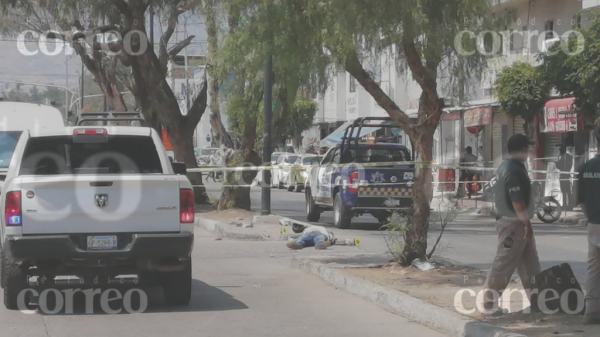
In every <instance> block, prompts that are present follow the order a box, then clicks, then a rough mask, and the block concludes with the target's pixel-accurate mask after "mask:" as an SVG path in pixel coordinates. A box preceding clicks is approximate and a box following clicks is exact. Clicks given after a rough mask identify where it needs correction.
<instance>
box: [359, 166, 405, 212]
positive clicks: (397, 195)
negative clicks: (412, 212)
mask: <svg viewBox="0 0 600 337" xmlns="http://www.w3.org/2000/svg"><path fill="white" fill-rule="evenodd" d="M413 176H414V168H413V167H411V166H409V165H403V166H389V167H377V168H367V169H365V172H364V178H363V177H361V180H362V181H361V184H360V187H359V188H358V203H357V207H360V208H390V209H392V208H406V207H410V206H411V204H412V199H411V198H412V185H413Z"/></svg>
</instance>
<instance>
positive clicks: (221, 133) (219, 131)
mask: <svg viewBox="0 0 600 337" xmlns="http://www.w3.org/2000/svg"><path fill="white" fill-rule="evenodd" d="M202 14H203V15H204V20H205V22H206V34H207V36H208V62H209V63H210V64H211V67H212V68H213V69H214V67H216V62H217V61H218V60H217V57H216V55H217V52H218V48H219V28H218V25H217V19H216V15H217V13H216V9H215V3H214V1H212V0H206V1H204V6H203V10H202ZM208 92H209V96H210V102H209V104H208V105H209V106H210V126H211V129H212V135H213V137H215V138H216V139H215V141H216V145H217V146H220V145H224V146H225V147H227V148H230V149H233V147H234V146H233V140H232V139H231V136H230V135H229V133H228V132H227V130H225V127H224V126H223V122H222V121H221V111H220V109H219V80H218V79H217V77H216V76H211V77H210V78H209V79H208Z"/></svg>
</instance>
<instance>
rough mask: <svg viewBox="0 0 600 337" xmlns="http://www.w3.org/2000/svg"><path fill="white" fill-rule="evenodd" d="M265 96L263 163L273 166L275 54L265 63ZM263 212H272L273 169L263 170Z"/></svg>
mask: <svg viewBox="0 0 600 337" xmlns="http://www.w3.org/2000/svg"><path fill="white" fill-rule="evenodd" d="M264 91H265V97H264V104H263V155H262V157H263V164H264V165H268V166H271V117H272V113H273V111H272V108H273V107H272V104H273V103H272V99H273V97H272V96H273V55H272V54H271V53H269V55H268V56H267V64H266V65H265V90H264ZM261 206H262V207H261V214H262V215H268V214H271V170H270V169H268V170H263V181H262V200H261Z"/></svg>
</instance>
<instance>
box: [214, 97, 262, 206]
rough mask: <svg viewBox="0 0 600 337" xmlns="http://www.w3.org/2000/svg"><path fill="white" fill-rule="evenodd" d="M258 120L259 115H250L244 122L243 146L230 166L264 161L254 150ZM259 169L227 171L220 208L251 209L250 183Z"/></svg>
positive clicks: (235, 153) (255, 164)
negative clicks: (239, 171)
mask: <svg viewBox="0 0 600 337" xmlns="http://www.w3.org/2000/svg"><path fill="white" fill-rule="evenodd" d="M258 106H259V104H255V105H254V108H255V109H254V110H249V111H257V110H258ZM257 122H258V116H256V115H254V116H248V118H246V121H245V123H244V138H243V139H242V144H241V148H240V150H238V151H235V152H234V155H233V156H231V158H229V159H228V160H227V161H228V163H227V166H228V167H240V166H243V167H250V166H255V167H258V166H260V164H261V163H262V158H261V157H260V156H259V155H258V153H256V151H254V144H255V143H256V125H257ZM257 173H258V171H242V172H241V173H238V172H227V174H225V180H224V181H225V185H226V186H224V187H223V193H222V194H221V199H220V200H219V207H218V209H219V210H224V209H229V208H233V207H235V208H240V209H245V210H248V211H249V210H251V207H252V202H251V199H250V187H249V186H250V185H251V184H252V181H253V180H254V178H256V174H257Z"/></svg>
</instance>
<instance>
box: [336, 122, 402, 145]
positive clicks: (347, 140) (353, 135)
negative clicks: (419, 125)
mask: <svg viewBox="0 0 600 337" xmlns="http://www.w3.org/2000/svg"><path fill="white" fill-rule="evenodd" d="M364 127H371V128H372V127H375V128H399V126H398V124H396V122H395V121H394V120H393V119H392V118H391V117H361V118H357V119H355V120H354V121H353V122H352V124H350V125H349V126H348V127H347V128H346V131H344V136H343V137H342V144H341V148H342V149H344V148H345V146H346V145H350V144H352V141H354V145H355V146H358V142H359V141H360V140H361V139H362V137H361V136H360V132H361V131H362V129H363V128H364ZM348 131H350V132H348ZM355 131H356V132H355Z"/></svg>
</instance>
